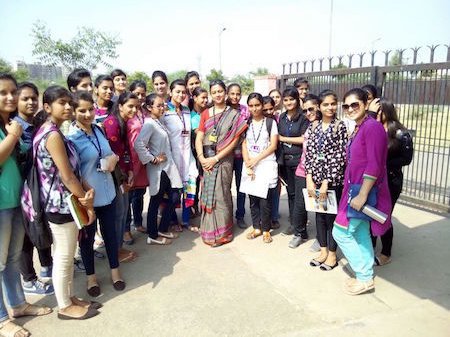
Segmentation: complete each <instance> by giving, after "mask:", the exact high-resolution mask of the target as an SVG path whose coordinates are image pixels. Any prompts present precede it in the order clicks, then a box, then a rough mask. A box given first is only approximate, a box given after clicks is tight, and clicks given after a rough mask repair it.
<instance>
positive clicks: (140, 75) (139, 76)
mask: <svg viewBox="0 0 450 337" xmlns="http://www.w3.org/2000/svg"><path fill="white" fill-rule="evenodd" d="M127 80H128V84H131V82H133V81H135V80H140V81H144V82H145V83H146V84H147V92H148V93H150V92H152V91H153V82H152V79H151V78H150V76H148V75H147V74H146V73H145V72H143V71H135V72H134V73H131V74H129V75H128V76H127Z"/></svg>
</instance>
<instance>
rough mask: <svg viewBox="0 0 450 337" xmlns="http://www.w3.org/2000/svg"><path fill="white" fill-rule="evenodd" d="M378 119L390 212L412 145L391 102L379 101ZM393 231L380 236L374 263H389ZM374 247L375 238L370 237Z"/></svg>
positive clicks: (391, 228)
mask: <svg viewBox="0 0 450 337" xmlns="http://www.w3.org/2000/svg"><path fill="white" fill-rule="evenodd" d="M380 103H381V109H380V112H381V113H380V117H381V123H383V126H384V129H385V130H386V132H387V136H388V155H387V162H386V168H387V171H388V186H389V192H390V194H391V201H392V211H393V210H394V206H395V203H396V202H397V200H398V197H399V196H400V193H401V192H402V187H403V172H402V167H403V166H406V165H409V164H410V163H411V160H412V157H413V143H412V139H411V135H410V134H409V133H408V130H407V129H406V128H405V127H404V126H403V125H402V124H401V123H400V122H399V120H398V117H397V111H396V109H395V107H394V104H392V102H390V101H388V100H386V99H382V100H381V102H380ZM393 236H394V230H393V227H392V226H391V227H390V228H389V229H388V231H387V232H386V233H384V234H383V235H382V236H381V244H382V246H383V248H382V249H381V254H380V255H378V256H376V257H375V263H376V264H377V265H378V266H382V265H385V264H388V263H389V262H391V249H392V239H393ZM372 243H373V246H374V247H375V245H376V243H377V238H376V237H374V236H372Z"/></svg>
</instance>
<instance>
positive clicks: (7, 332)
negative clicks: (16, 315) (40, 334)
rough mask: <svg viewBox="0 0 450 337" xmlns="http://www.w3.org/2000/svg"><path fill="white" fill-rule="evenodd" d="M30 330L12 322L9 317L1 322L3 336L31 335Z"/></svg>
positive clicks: (0, 328)
mask: <svg viewBox="0 0 450 337" xmlns="http://www.w3.org/2000/svg"><path fill="white" fill-rule="evenodd" d="M30 335H31V334H30V332H29V331H28V330H26V329H25V328H23V327H21V326H20V325H17V324H15V323H13V322H11V321H10V320H9V319H8V320H6V321H3V322H0V336H3V337H17V336H20V337H22V336H25V337H26V336H30Z"/></svg>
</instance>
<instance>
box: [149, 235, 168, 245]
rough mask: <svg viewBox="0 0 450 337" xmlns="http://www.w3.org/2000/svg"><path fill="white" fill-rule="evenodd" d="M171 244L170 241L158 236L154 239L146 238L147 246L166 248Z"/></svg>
mask: <svg viewBox="0 0 450 337" xmlns="http://www.w3.org/2000/svg"><path fill="white" fill-rule="evenodd" d="M171 243H172V240H170V239H168V238H165V237H162V236H158V237H157V238H156V239H152V238H147V244H148V245H160V246H167V245H170V244H171Z"/></svg>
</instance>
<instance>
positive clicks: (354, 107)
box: [342, 102, 360, 111]
mask: <svg viewBox="0 0 450 337" xmlns="http://www.w3.org/2000/svg"><path fill="white" fill-rule="evenodd" d="M359 106H360V105H359V102H353V103H350V104H342V110H344V111H348V109H350V108H352V110H358V109H359Z"/></svg>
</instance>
